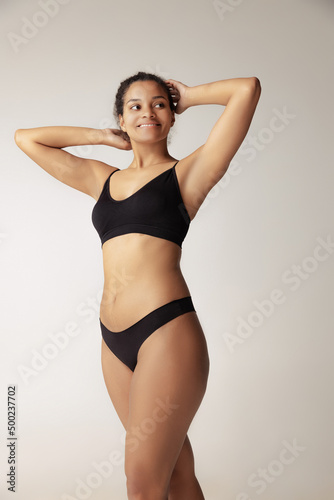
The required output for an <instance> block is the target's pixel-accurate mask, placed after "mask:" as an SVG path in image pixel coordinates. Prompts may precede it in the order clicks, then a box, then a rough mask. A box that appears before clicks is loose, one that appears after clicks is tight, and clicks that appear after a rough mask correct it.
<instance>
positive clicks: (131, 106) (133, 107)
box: [130, 104, 139, 109]
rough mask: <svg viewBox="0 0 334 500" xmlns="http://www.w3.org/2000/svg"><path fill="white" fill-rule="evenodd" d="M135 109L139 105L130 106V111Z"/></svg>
mask: <svg viewBox="0 0 334 500" xmlns="http://www.w3.org/2000/svg"><path fill="white" fill-rule="evenodd" d="M136 107H139V104H134V105H133V106H131V108H130V109H133V108H136Z"/></svg>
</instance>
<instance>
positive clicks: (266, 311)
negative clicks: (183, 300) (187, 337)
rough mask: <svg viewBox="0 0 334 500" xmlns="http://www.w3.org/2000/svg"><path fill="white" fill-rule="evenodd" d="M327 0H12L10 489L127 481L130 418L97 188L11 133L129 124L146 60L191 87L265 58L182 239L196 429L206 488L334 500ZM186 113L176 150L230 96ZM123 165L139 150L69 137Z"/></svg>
mask: <svg viewBox="0 0 334 500" xmlns="http://www.w3.org/2000/svg"><path fill="white" fill-rule="evenodd" d="M333 7H334V6H333V2H330V1H325V0H303V1H302V0H294V1H293V2H291V0H281V1H279V2H278V1H274V0H253V1H249V0H248V1H242V0H224V1H212V0H196V1H190V0H185V1H177V0H170V1H169V2H161V1H157V0H156V1H153V0H142V1H129V0H125V1H124V0H123V1H122V2H120V1H119V2H116V1H107V0H94V1H92V0H91V1H89V0H44V1H43V0H40V1H35V0H29V1H27V0H25V1H23V0H17V1H15V2H12V1H9V0H3V1H2V2H1V21H0V22H1V32H2V43H1V66H2V68H1V97H0V98H1V115H0V119H1V185H0V190H1V192H0V204H1V205H0V209H1V220H0V266H1V267H0V269H1V353H0V367H1V368H0V370H1V391H0V408H1V420H0V445H1V449H0V471H1V478H0V479H1V490H0V496H1V498H2V499H4V500H5V499H9V498H14V495H13V493H11V492H10V491H8V490H7V488H8V484H7V483H6V481H7V476H6V475H7V474H8V472H9V464H8V456H9V452H10V448H9V447H8V446H7V444H8V442H9V440H7V389H8V386H12V385H15V387H16V411H17V427H16V431H17V434H16V436H17V441H16V460H17V463H16V466H17V467H16V493H15V499H16V500H74V499H77V500H79V499H80V500H81V499H86V498H90V499H91V500H106V499H112V500H114V499H115V500H125V499H126V489H125V475H124V470H123V464H122V461H123V457H124V446H123V439H124V431H123V428H122V425H121V423H120V421H119V419H118V417H117V415H116V412H115V410H114V408H113V406H112V404H111V401H110V400H109V396H108V394H107V391H106V388H105V385H104V381H103V377H102V370H101V362H100V349H101V332H100V327H99V320H98V318H99V301H100V298H101V290H102V287H103V273H102V254H101V246H100V240H99V237H98V235H97V233H96V231H95V229H94V227H93V225H92V222H91V211H92V208H93V206H94V200H93V198H90V197H89V196H87V195H85V194H83V193H81V192H79V191H76V190H74V189H71V188H70V187H68V186H66V185H64V184H62V183H60V182H59V181H57V180H56V179H54V178H53V177H51V176H50V175H48V174H47V173H46V172H45V171H44V170H42V169H41V168H40V167H39V166H38V165H36V164H35V163H34V162H33V161H32V160H30V159H29V158H28V157H27V156H26V155H24V153H23V152H22V151H21V150H20V149H19V148H18V147H17V146H16V144H15V142H14V133H15V130H16V129H18V128H30V127H39V126H47V125H72V126H84V127H93V128H104V127H115V126H116V124H115V122H114V120H113V114H112V108H113V103H114V96H115V92H116V90H117V88H118V85H119V83H120V81H122V80H123V79H124V78H126V77H128V76H130V75H132V74H134V73H136V72H137V71H139V70H143V71H151V72H156V73H157V74H159V75H161V76H162V77H163V78H174V79H176V80H179V81H181V82H184V83H185V84H186V85H189V86H193V85H199V84H202V83H208V82H211V81H216V80H222V79H228V78H235V77H250V76H257V77H258V78H259V80H260V82H261V86H262V94H261V98H260V101H259V104H258V107H257V110H256V112H255V115H254V118H253V121H252V124H251V127H250V129H249V132H248V134H247V136H246V138H245V141H244V143H243V145H242V147H241V148H240V149H239V151H238V153H237V154H236V155H235V157H234V159H233V161H232V162H231V165H230V167H229V170H228V171H227V173H226V175H225V176H224V177H223V179H222V180H221V181H220V182H219V184H217V185H216V186H215V187H214V188H213V189H212V191H211V192H210V193H209V195H208V197H207V198H206V200H205V202H204V203H203V205H202V207H201V208H200V210H199V212H198V214H197V216H196V218H195V219H194V220H193V221H192V223H191V226H190V229H189V233H188V235H187V238H186V240H185V242H184V244H183V254H182V260H181V268H182V271H183V274H184V276H185V279H186V281H187V283H188V286H189V288H190V291H191V295H192V298H193V302H194V305H195V308H196V311H197V314H198V317H199V319H200V321H201V324H202V327H203V330H204V332H205V335H206V338H207V342H208V347H209V354H210V360H211V371H210V376H209V382H208V388H207V392H206V395H205V397H204V399H203V403H202V405H201V407H200V409H199V411H198V413H197V414H196V416H195V419H194V421H193V423H192V425H191V428H190V430H189V436H190V439H191V442H192V444H193V448H194V453H195V457H196V471H197V476H198V479H199V481H200V483H201V485H202V488H203V491H204V493H205V498H206V500H256V499H258V498H259V499H261V500H282V499H284V500H315V499H316V500H331V499H332V498H333V497H334V479H333V478H334V476H333V474H332V465H333V416H334V415H333V413H334V411H333V410H334V405H333V382H332V381H333V369H332V365H333V355H332V352H333V347H334V346H333V323H334V322H333V269H334V245H333V241H334V229H333V208H334V206H333V205H334V204H333V181H334V175H333V161H332V153H331V148H332V145H333V111H334V109H333V108H334V106H333V77H334V71H333V48H334V47H333V41H334V36H333V17H334V8H333ZM223 109H224V108H223V107H220V106H214V105H210V106H197V107H194V108H191V109H189V110H187V111H186V112H185V113H184V114H182V115H181V116H177V120H176V125H175V127H174V129H173V131H172V134H171V142H170V146H169V148H170V152H171V154H172V155H173V156H175V157H176V158H178V159H181V158H183V157H185V156H187V155H188V154H190V153H191V152H192V151H194V150H195V149H196V148H197V147H199V146H200V145H201V144H203V143H204V142H205V140H206V138H207V136H208V134H209V132H210V130H211V129H212V127H213V125H214V124H215V122H216V120H217V119H218V117H219V116H220V114H221V113H222V112H223ZM68 151H72V152H73V153H74V154H76V155H78V156H82V157H92V158H96V159H99V160H102V161H105V162H107V163H110V164H112V165H115V166H118V167H119V168H126V167H127V166H128V165H129V164H130V162H131V159H132V152H124V151H120V150H116V149H110V148H108V147H105V146H94V147H91V146H87V147H73V148H68Z"/></svg>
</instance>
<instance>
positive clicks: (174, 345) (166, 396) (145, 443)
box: [125, 312, 209, 482]
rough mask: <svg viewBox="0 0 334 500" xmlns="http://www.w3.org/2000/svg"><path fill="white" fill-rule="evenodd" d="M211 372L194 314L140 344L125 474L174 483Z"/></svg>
mask: <svg viewBox="0 0 334 500" xmlns="http://www.w3.org/2000/svg"><path fill="white" fill-rule="evenodd" d="M208 372H209V357H208V351H207V344H206V340H205V337H204V333H203V331H202V328H201V325H200V323H199V321H198V318H197V314H196V312H188V313H185V314H182V315H181V316H178V317H177V318H174V319H173V320H171V321H169V322H168V323H166V324H165V325H163V326H162V327H160V328H158V329H157V330H156V331H155V332H154V333H152V334H151V335H150V337H149V338H148V339H146V340H145V342H144V343H143V344H142V346H141V348H140V350H139V353H138V363H137V366H136V369H135V371H134V374H133V377H132V380H131V386H130V406H129V420H128V424H127V438H126V450H125V469H126V472H128V473H130V474H131V473H132V474H133V470H135V471H136V473H138V472H139V473H140V471H143V473H144V474H146V475H147V474H148V471H149V474H151V475H152V477H156V475H157V474H158V475H159V477H162V478H163V480H164V481H166V482H168V481H169V480H170V477H171V474H172V471H173V468H174V466H175V464H176V462H177V459H178V457H179V454H180V451H181V449H182V446H183V444H184V442H185V439H186V435H187V430H188V428H189V426H190V424H191V421H192V419H193V417H194V416H195V413H196V411H197V409H198V407H199V405H200V403H201V401H202V398H203V396H204V393H205V390H206V384H207V378H208Z"/></svg>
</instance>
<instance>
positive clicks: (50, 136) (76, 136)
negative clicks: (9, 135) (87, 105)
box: [15, 126, 104, 148]
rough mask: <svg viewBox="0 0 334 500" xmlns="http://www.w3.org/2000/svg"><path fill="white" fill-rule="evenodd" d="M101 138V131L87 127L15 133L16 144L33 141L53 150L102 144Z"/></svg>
mask: <svg viewBox="0 0 334 500" xmlns="http://www.w3.org/2000/svg"><path fill="white" fill-rule="evenodd" d="M103 138H104V133H103V131H102V130H100V129H94V128H88V127H68V126H64V127H63V126H54V127H37V128H27V129H18V130H16V132H15V141H16V143H19V142H24V141H33V142H36V143H39V144H44V145H45V146H50V147H54V148H66V147H69V146H81V145H88V144H103Z"/></svg>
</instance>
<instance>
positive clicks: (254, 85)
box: [249, 76, 261, 94]
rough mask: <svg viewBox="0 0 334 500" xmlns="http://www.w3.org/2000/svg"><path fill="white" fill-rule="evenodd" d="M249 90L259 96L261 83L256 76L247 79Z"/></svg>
mask: <svg viewBox="0 0 334 500" xmlns="http://www.w3.org/2000/svg"><path fill="white" fill-rule="evenodd" d="M249 88H250V89H251V90H252V91H253V92H255V93H256V94H261V83H260V80H259V79H258V78H257V76H252V77H250V78H249Z"/></svg>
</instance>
